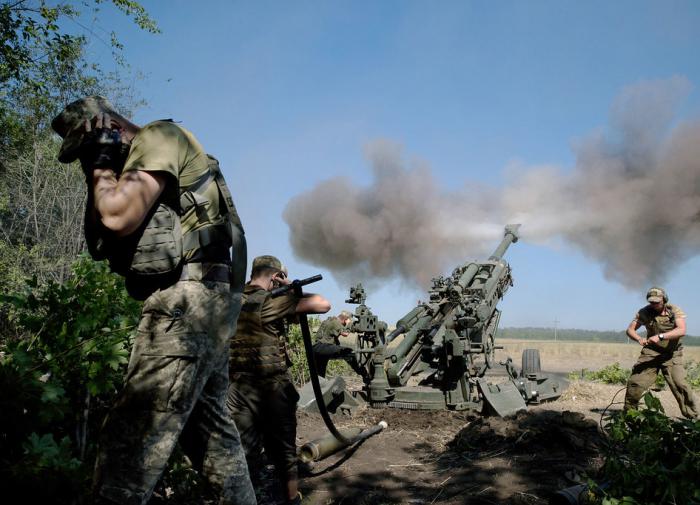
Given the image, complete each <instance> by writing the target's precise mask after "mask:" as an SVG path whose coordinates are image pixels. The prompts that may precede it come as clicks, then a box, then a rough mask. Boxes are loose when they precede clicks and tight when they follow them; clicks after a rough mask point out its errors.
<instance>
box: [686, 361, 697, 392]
mask: <svg viewBox="0 0 700 505" xmlns="http://www.w3.org/2000/svg"><path fill="white" fill-rule="evenodd" d="M684 366H685V373H686V379H687V381H688V384H689V385H690V386H691V387H693V388H695V389H700V363H696V362H694V361H688V362H687V363H685V365H684Z"/></svg>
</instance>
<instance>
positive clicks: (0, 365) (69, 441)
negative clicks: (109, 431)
mask: <svg viewBox="0 0 700 505" xmlns="http://www.w3.org/2000/svg"><path fill="white" fill-rule="evenodd" d="M1 301H2V302H4V304H5V306H6V307H7V306H8V305H9V306H10V307H11V309H10V310H9V317H10V318H11V320H12V323H13V324H12V333H11V334H8V333H9V332H5V333H3V334H2V335H1V336H0V350H1V351H2V352H0V390H2V391H3V394H2V396H1V397H0V412H2V416H0V480H2V481H3V482H7V483H12V484H11V486H6V487H5V488H4V490H3V493H4V494H5V495H6V496H7V495H10V496H21V497H22V498H21V502H24V503H35V502H36V503H40V502H42V501H46V502H51V503H69V502H71V501H74V500H75V499H76V498H77V497H79V496H80V495H81V494H84V493H85V491H86V490H88V489H89V488H90V485H89V479H90V476H91V474H92V467H93V461H94V453H95V437H94V435H95V434H96V432H97V430H98V428H99V426H100V424H101V423H102V419H103V417H104V415H105V413H106V411H107V408H108V406H109V405H110V404H111V402H112V399H113V397H114V395H115V393H116V391H117V389H118V387H119V386H120V385H121V383H122V377H123V375H124V369H125V366H126V363H127V360H128V356H129V351H130V347H131V343H130V337H131V333H132V330H133V329H134V327H135V324H136V321H137V319H138V314H139V311H140V303H138V302H135V301H133V300H132V299H130V298H129V297H128V296H127V294H126V291H125V289H124V285H123V281H122V279H121V278H119V277H117V276H115V275H113V274H111V273H110V272H109V270H108V268H107V266H106V264H104V263H95V262H93V261H92V260H90V259H89V258H88V257H82V258H80V259H79V260H78V261H77V262H76V263H75V264H74V265H73V269H72V275H71V276H70V278H69V279H68V280H67V281H66V282H65V283H63V284H59V283H56V282H52V281H50V282H48V283H46V284H44V285H39V283H38V282H37V281H36V279H33V280H30V281H28V282H27V283H26V285H25V289H24V290H23V292H21V293H16V294H14V295H3V296H2V299H1Z"/></svg>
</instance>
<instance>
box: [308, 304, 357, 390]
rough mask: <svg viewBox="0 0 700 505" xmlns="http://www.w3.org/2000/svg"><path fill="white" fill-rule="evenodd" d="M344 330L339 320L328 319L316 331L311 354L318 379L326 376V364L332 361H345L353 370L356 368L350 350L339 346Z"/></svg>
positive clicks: (335, 318)
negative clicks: (312, 353) (312, 354)
mask: <svg viewBox="0 0 700 505" xmlns="http://www.w3.org/2000/svg"><path fill="white" fill-rule="evenodd" d="M345 329H346V328H345V326H343V324H342V323H341V322H340V318H338V317H329V318H327V319H326V320H324V321H323V322H322V323H321V326H319V328H318V330H317V331H316V335H315V340H316V342H315V343H314V345H313V352H314V360H315V362H316V371H317V372H318V375H319V376H320V377H325V376H326V368H328V362H329V361H330V360H332V359H346V360H348V363H349V364H350V366H351V367H352V368H353V369H355V368H356V364H355V360H354V356H352V349H351V348H350V347H345V346H342V345H340V340H339V339H340V336H341V335H342V334H343V332H344V331H345ZM356 371H357V370H356ZM358 373H360V372H358Z"/></svg>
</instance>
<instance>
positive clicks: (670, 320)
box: [625, 287, 698, 419]
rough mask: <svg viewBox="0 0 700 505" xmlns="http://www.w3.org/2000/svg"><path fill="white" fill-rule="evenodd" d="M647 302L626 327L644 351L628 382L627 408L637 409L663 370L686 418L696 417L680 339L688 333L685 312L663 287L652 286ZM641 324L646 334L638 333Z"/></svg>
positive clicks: (696, 413) (629, 334) (695, 408)
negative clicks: (670, 301)
mask: <svg viewBox="0 0 700 505" xmlns="http://www.w3.org/2000/svg"><path fill="white" fill-rule="evenodd" d="M647 301H648V302H649V305H647V306H646V307H644V308H642V309H640V310H639V312H637V314H636V315H635V316H634V319H633V320H632V322H631V323H630V325H629V326H628V327H627V336H628V337H629V338H631V339H632V340H636V341H637V342H638V343H639V345H641V346H642V352H641V354H640V356H639V359H638V360H637V363H636V364H635V365H634V368H632V375H631V376H630V378H629V380H628V381H627V394H626V395H625V410H627V409H629V408H637V405H638V404H639V399H640V398H641V397H642V395H643V394H644V392H645V391H646V390H647V389H649V387H651V385H652V384H654V381H655V380H656V376H657V374H658V372H659V370H661V372H663V374H664V378H665V379H666V382H667V383H668V385H669V388H670V389H671V392H672V393H673V396H675V397H676V401H677V402H678V406H679V407H680V409H681V413H682V414H683V415H684V416H685V417H687V418H691V419H694V418H697V416H698V409H697V407H696V404H695V399H694V398H693V393H692V391H691V389H690V388H689V387H688V385H687V384H686V382H685V368H683V344H682V343H681V338H682V337H683V336H684V335H685V313H684V312H683V311H682V310H681V308H680V307H678V306H677V305H672V304H670V303H668V295H667V294H666V292H665V291H664V290H663V289H661V288H656V287H654V288H651V289H650V290H649V291H648V292H647ZM641 326H644V327H645V328H646V330H647V335H646V337H642V336H640V335H639V334H638V333H637V330H638V329H639V328H640V327H641Z"/></svg>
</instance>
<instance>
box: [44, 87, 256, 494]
mask: <svg viewBox="0 0 700 505" xmlns="http://www.w3.org/2000/svg"><path fill="white" fill-rule="evenodd" d="M51 126H52V127H53V129H54V130H55V131H56V132H57V133H58V134H59V135H60V136H61V137H63V144H62V146H61V149H60V152H59V157H58V159H59V161H61V162H63V163H71V162H73V161H75V160H77V159H79V160H80V164H81V166H82V169H83V171H84V173H85V178H86V182H87V185H88V204H87V208H86V216H85V235H86V241H87V243H88V249H89V251H90V253H91V255H92V256H93V258H95V259H98V260H100V259H107V260H109V263H110V267H111V269H112V270H113V271H114V272H116V273H118V274H121V275H123V276H124V277H125V278H126V285H127V290H128V291H129V294H130V295H131V296H132V297H134V298H136V299H140V300H145V302H144V305H143V311H142V314H141V319H140V322H139V327H138V332H137V335H136V338H135V340H134V346H133V350H132V353H131V358H130V360H129V366H128V370H127V375H126V382H125V384H124V388H123V389H122V391H121V393H120V394H119V396H118V398H117V400H116V402H115V404H114V405H113V406H112V408H111V410H110V412H109V414H108V416H107V419H106V420H105V423H104V426H103V428H102V432H101V435H100V444H99V449H98V454H97V461H96V465H95V476H94V503H96V504H120V505H122V504H133V505H137V504H145V503H146V502H148V500H149V498H150V497H151V494H152V493H153V489H154V487H155V486H156V484H157V481H158V480H159V478H160V476H161V474H162V473H163V470H164V469H165V466H166V464H167V462H168V458H169V457H170V454H171V453H172V451H173V449H174V447H175V444H176V443H177V442H178V441H179V442H180V444H181V446H182V449H183V450H184V452H185V453H186V454H187V456H188V457H189V458H190V460H191V461H192V464H193V466H194V467H195V468H196V469H198V470H200V471H201V472H202V473H203V474H204V476H205V477H206V479H207V481H208V482H209V484H210V485H211V490H212V492H213V493H215V494H216V495H218V503H219V504H222V505H223V504H226V505H229V504H230V505H234V504H236V505H238V504H245V505H248V504H255V503H256V500H255V493H254V490H253V486H252V484H251V481H250V476H249V474H248V469H247V465H246V461H245V456H244V452H243V449H242V447H241V441H240V437H239V434H238V431H237V430H236V426H235V424H234V423H233V421H232V420H231V418H230V416H229V415H228V412H227V410H226V394H227V388H228V348H229V345H230V340H231V337H232V335H233V334H234V333H235V326H236V320H237V318H238V314H239V312H240V308H241V292H242V288H243V283H244V280H245V268H246V249H245V237H244V235H243V228H242V226H241V223H240V220H239V219H238V215H237V213H236V210H235V207H234V205H233V200H232V199H231V196H230V193H229V191H228V188H227V187H226V184H225V182H224V180H223V176H222V175H221V172H220V170H219V167H218V162H216V160H215V159H213V158H211V157H208V156H207V154H206V153H205V152H204V149H203V148H202V146H201V145H200V143H199V142H198V141H197V139H196V138H195V137H194V136H193V135H192V134H191V133H190V132H189V131H187V130H185V129H184V128H182V127H181V126H179V125H177V124H175V123H173V122H172V121H155V122H152V123H149V124H147V125H146V126H144V127H143V128H141V127H139V126H137V125H135V124H133V123H132V122H130V121H128V120H127V119H126V118H124V117H123V116H122V115H121V114H119V113H118V112H117V111H116V110H115V109H114V107H112V105H111V104H110V103H109V102H108V101H107V100H106V99H105V98H103V97H99V96H90V97H87V98H83V99H81V100H78V101H76V102H73V103H71V104H69V105H68V106H67V107H66V108H65V110H64V111H63V112H61V114H59V115H58V116H57V117H56V118H55V119H54V120H53V122H52V124H51ZM230 248H233V258H232V257H231V253H230Z"/></svg>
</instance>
